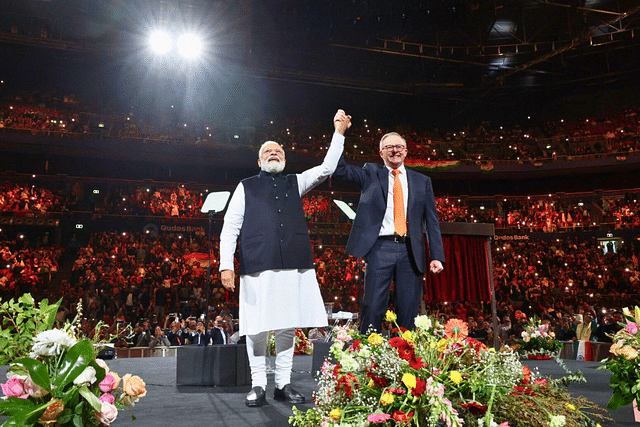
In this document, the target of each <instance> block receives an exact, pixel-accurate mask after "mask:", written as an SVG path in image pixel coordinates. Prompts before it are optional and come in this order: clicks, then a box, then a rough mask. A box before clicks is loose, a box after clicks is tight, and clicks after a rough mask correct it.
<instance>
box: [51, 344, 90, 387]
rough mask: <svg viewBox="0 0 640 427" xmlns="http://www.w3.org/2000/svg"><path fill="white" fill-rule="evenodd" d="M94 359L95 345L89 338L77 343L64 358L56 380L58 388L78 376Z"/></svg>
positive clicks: (55, 383)
mask: <svg viewBox="0 0 640 427" xmlns="http://www.w3.org/2000/svg"><path fill="white" fill-rule="evenodd" d="M92 360H93V346H92V345H91V342H89V341H88V340H82V341H80V342H78V343H76V344H75V345H74V346H73V347H71V348H70V349H69V351H67V354H66V355H65V358H64V360H63V361H62V367H61V368H60V371H59V372H58V377H57V378H56V379H55V380H54V383H53V384H54V385H55V386H56V388H63V387H64V386H66V385H67V384H69V383H71V382H72V381H73V380H75V379H76V378H78V375H80V374H81V373H82V371H84V369H85V368H86V367H87V366H89V363H91V361H92Z"/></svg>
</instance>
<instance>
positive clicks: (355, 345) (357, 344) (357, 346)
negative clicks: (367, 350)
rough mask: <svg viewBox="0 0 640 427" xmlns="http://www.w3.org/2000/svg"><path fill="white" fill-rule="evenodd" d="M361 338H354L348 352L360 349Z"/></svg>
mask: <svg viewBox="0 0 640 427" xmlns="http://www.w3.org/2000/svg"><path fill="white" fill-rule="evenodd" d="M361 343H362V341H361V340H355V341H354V342H353V344H351V348H349V352H354V351H360V344H361Z"/></svg>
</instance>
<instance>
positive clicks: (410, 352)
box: [389, 337, 424, 370]
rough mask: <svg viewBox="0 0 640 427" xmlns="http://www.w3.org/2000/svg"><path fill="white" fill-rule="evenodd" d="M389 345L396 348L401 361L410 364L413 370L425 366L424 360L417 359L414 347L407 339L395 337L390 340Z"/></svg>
mask: <svg viewBox="0 0 640 427" xmlns="http://www.w3.org/2000/svg"><path fill="white" fill-rule="evenodd" d="M389 345H391V347H394V348H395V349H396V350H397V351H398V356H399V357H400V359H403V360H406V361H408V362H409V365H411V367H412V368H413V369H416V370H417V369H420V368H422V367H423V366H424V364H423V363H422V358H420V357H416V352H415V350H414V349H413V345H411V344H409V343H408V342H407V341H406V340H405V339H403V338H400V337H394V338H391V339H390V340H389Z"/></svg>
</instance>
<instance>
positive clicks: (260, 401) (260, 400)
mask: <svg viewBox="0 0 640 427" xmlns="http://www.w3.org/2000/svg"><path fill="white" fill-rule="evenodd" d="M244 403H245V405H247V406H248V407H250V408H257V407H258V406H262V405H264V404H265V403H267V399H266V398H265V397H264V389H263V388H262V387H260V386H257V387H254V388H252V389H251V391H250V392H249V393H247V397H245V399H244Z"/></svg>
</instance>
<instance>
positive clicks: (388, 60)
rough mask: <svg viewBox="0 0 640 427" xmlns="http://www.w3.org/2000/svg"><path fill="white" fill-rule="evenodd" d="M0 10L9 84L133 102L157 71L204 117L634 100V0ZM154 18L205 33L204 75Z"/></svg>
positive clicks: (165, 87) (453, 110)
mask: <svg viewBox="0 0 640 427" xmlns="http://www.w3.org/2000/svg"><path fill="white" fill-rule="evenodd" d="M3 3H4V6H3V11H2V15H1V16H0V49H1V52H0V53H2V54H3V58H7V60H5V63H4V65H2V68H0V72H2V73H3V77H4V78H5V79H7V76H9V77H8V80H13V81H18V80H21V81H23V82H24V83H25V84H40V85H41V84H43V80H44V81H45V82H47V83H49V84H51V83H54V84H55V85H57V86H58V88H59V89H61V90H69V89H67V88H64V86H65V85H66V86H70V85H76V86H77V87H78V88H77V92H82V90H83V89H84V90H85V91H86V92H87V93H88V96H89V97H91V98H92V99H96V97H97V99H100V97H101V96H104V97H105V98H106V99H105V100H104V102H105V103H108V102H115V103H117V102H120V103H121V104H124V105H126V104H127V103H128V104H132V102H131V98H136V97H139V93H142V92H144V94H145V96H147V97H149V92H150V87H151V86H150V85H151V83H150V80H151V79H150V77H149V76H150V75H151V74H154V73H155V74H156V75H158V76H160V79H164V80H163V81H160V82H158V81H154V82H153V84H154V85H155V87H154V88H153V89H154V90H156V91H164V92H165V93H167V92H172V91H173V92H174V95H175V96H176V97H178V96H179V95H181V94H182V95H184V96H185V98H188V97H189V94H188V93H187V92H189V91H190V90H191V91H192V92H194V93H196V96H193V98H194V99H189V101H190V102H193V104H194V105H195V107H194V108H193V110H194V111H198V112H199V114H202V113H203V111H207V112H210V113H212V114H215V113H218V114H220V111H216V107H211V106H209V105H208V104H207V102H204V101H198V100H197V98H198V96H197V95H198V94H200V95H202V94H207V95H208V96H207V99H209V100H211V99H213V98H215V96H213V95H212V94H215V95H216V96H219V97H221V98H223V101H221V102H216V104H217V105H218V106H220V105H221V104H223V105H227V106H230V105H232V104H234V103H239V102H240V101H239V100H235V101H234V100H233V98H235V97H242V98H243V101H242V102H244V104H245V108H246V104H247V103H253V104H255V105H252V106H251V108H252V109H253V110H251V108H250V110H251V111H249V112H247V113H246V115H256V114H258V113H260V112H262V113H264V112H265V111H266V112H271V110H270V108H272V107H270V106H268V105H267V104H268V102H265V101H264V100H263V99H262V98H265V99H273V98H274V97H279V96H282V97H283V98H287V97H290V98H291V99H290V100H289V101H288V102H289V104H286V102H287V101H284V100H283V103H285V104H286V105H295V106H297V107H299V108H301V109H302V110H304V108H305V104H315V105H316V106H318V107H319V109H321V108H322V107H323V106H324V104H327V105H335V104H340V103H341V102H344V104H347V105H349V106H351V104H354V105H353V106H352V108H354V109H358V108H362V109H363V113H365V114H372V112H373V111H377V112H379V113H381V114H386V115H391V116H393V115H394V114H395V115H398V116H400V115H406V114H408V116H405V117H407V120H411V119H418V120H420V117H421V116H424V115H425V114H439V115H441V116H442V117H438V118H437V119H438V120H442V119H443V117H446V118H447V119H449V120H451V121H452V122H455V121H456V120H460V121H461V122H463V123H464V122H465V121H470V120H473V119H474V118H475V116H477V115H478V111H487V110H491V111H493V112H494V113H495V114H496V115H497V116H499V115H502V116H504V117H506V116H509V115H510V114H527V112H528V111H530V110H536V109H537V113H540V114H543V113H544V112H545V111H546V112H547V113H548V114H554V113H555V112H556V111H558V110H563V109H565V108H566V105H567V103H568V105H574V106H576V105H578V104H581V103H583V102H584V100H589V99H590V98H591V97H592V96H593V94H594V93H598V91H602V90H604V91H608V92H609V93H611V92H616V91H619V92H620V94H621V95H616V96H614V98H616V99H617V98H619V97H620V96H622V97H624V96H625V94H626V96H630V95H629V92H630V91H629V87H637V81H638V76H639V75H640V49H639V46H640V43H639V42H640V34H639V33H638V30H639V27H640V2H638V1H637V0H634V1H632V0H555V1H547V0H465V1H463V0H432V1H428V0H427V1H425V0H423V1H419V0H413V1H402V0H379V1H376V0H368V1H364V0H345V1H322V0H308V1H302V0H279V1H271V0H266V1H263V0H261V1H258V0H236V1H213V0H207V1H197V0H186V1H185V0H180V1H177V0H169V1H164V0H156V1H148V0H128V1H124V0H102V1H98V0H95V1H90V2H88V1H85V0H5V1H4V2H3ZM159 25H160V26H165V27H168V26H177V27H181V28H190V29H196V30H197V31H199V32H200V33H202V34H205V35H206V37H208V39H209V42H210V43H209V52H208V57H207V58H206V59H205V60H204V61H203V63H201V64H200V65H199V66H198V67H200V68H198V67H195V66H193V67H191V68H189V69H188V70H185V69H184V67H182V68H180V67H173V68H172V69H169V68H167V67H163V66H162V65H157V64H153V65H152V64H151V60H150V59H149V58H148V56H145V52H144V49H143V47H142V46H143V44H144V38H145V34H146V33H147V32H148V31H149V30H150V29H151V28H153V27H154V26H159ZM184 76H186V80H188V83H184V82H181V79H182V78H183V77H184ZM30 79H31V80H30ZM36 82H37V83H36ZM132 82H135V84H134V83H132ZM194 82H196V83H194ZM203 82H204V83H203ZM190 84H192V85H194V87H195V89H194V88H191V89H190V88H189V87H188V86H189V85H190ZM135 85H138V87H136V86H135ZM142 85H147V86H144V88H142V87H141V86H142ZM176 85H177V86H179V87H178V88H177V89H176V88H175V86H176ZM180 85H182V86H180ZM238 86H243V87H246V86H250V87H251V88H252V89H251V90H250V91H249V90H248V89H246V88H245V89H243V90H241V91H239V90H238ZM114 88H117V90H116V89H114ZM136 90H138V91H139V92H138V93H136ZM114 92H117V93H114ZM182 92H185V93H182ZM238 92H241V93H238ZM283 94H284V95H283ZM109 97H111V98H109ZM203 97H204V95H203ZM576 99H577V100H578V101H576ZM598 99H602V97H601V96H599V95H598ZM351 100H360V104H362V105H355V104H357V102H355V101H353V102H352V101H351ZM398 100H401V101H400V102H399V101H398ZM146 102H147V104H150V103H151V102H150V101H149V100H147V101H146ZM156 102H160V101H156ZM622 102H626V100H623V101H622ZM599 103H600V102H599ZM344 104H341V105H344ZM389 104H395V105H402V106H404V107H406V108H410V109H411V111H412V112H411V113H407V112H405V111H397V110H398V108H395V109H393V110H392V109H391V108H388V109H387V108H386V107H384V106H386V105H389ZM433 104H437V105H438V108H434V107H433ZM372 105H375V106H376V108H373V107H372ZM367 107H368V108H369V110H371V111H369V110H367ZM230 108H231V110H233V112H234V113H233V114H234V115H242V114H243V113H241V112H238V111H239V109H238V107H230ZM281 108H283V109H286V108H288V107H281ZM416 109H417V110H420V112H419V113H416V111H415V110H416ZM579 109H580V108H579ZM240 110H242V108H240ZM578 113H580V111H578ZM505 120H506V119H505Z"/></svg>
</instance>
